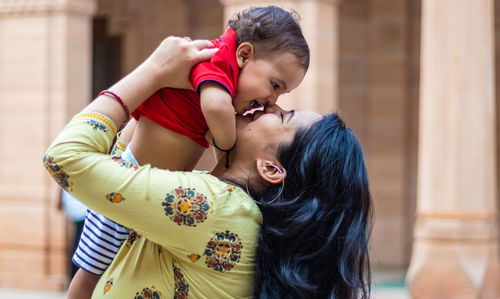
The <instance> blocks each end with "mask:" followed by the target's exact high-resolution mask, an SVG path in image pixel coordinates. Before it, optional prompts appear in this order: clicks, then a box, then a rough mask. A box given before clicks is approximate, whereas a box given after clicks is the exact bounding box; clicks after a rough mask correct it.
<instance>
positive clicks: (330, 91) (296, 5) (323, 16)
mask: <svg viewBox="0 0 500 299" xmlns="http://www.w3.org/2000/svg"><path fill="white" fill-rule="evenodd" d="M220 2H221V3H222V4H223V6H224V28H226V25H227V20H229V19H230V18H231V17H232V16H233V15H234V14H235V13H237V12H238V11H241V10H243V9H245V8H249V7H251V6H254V7H255V6H266V5H276V6H279V7H282V8H285V9H294V10H295V11H297V12H298V13H299V15H300V17H301V21H300V25H301V27H302V31H303V33H304V36H305V38H306V40H307V42H308V44H309V48H310V51H311V63H310V66H309V70H308V71H307V74H306V76H305V78H304V81H302V83H301V85H300V86H299V87H298V88H297V89H296V90H294V91H293V92H291V93H289V94H284V95H282V96H280V98H279V100H278V104H280V105H281V106H282V107H284V108H294V109H307V110H313V111H317V112H320V113H328V112H332V111H333V110H334V109H335V108H336V107H337V94H338V88H337V86H338V83H337V82H338V78H337V70H338V45H337V40H338V3H339V2H340V0H307V1H306V0H293V1H292V0H289V1H265V0H260V1H247V0H220Z"/></svg>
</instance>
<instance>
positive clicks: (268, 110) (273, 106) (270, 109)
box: [265, 104, 281, 113]
mask: <svg viewBox="0 0 500 299" xmlns="http://www.w3.org/2000/svg"><path fill="white" fill-rule="evenodd" d="M280 110H281V107H280V106H278V105H276V104H270V105H267V106H266V110H265V112H266V113H276V112H279V111H280Z"/></svg>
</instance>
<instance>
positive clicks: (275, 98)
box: [267, 95, 278, 105]
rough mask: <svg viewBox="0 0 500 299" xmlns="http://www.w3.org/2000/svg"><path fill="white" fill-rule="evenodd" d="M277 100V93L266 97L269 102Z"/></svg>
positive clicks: (273, 102) (274, 102)
mask: <svg viewBox="0 0 500 299" xmlns="http://www.w3.org/2000/svg"><path fill="white" fill-rule="evenodd" d="M277 101H278V95H271V96H269V97H267V102H268V103H269V104H273V105H274V104H276V102H277Z"/></svg>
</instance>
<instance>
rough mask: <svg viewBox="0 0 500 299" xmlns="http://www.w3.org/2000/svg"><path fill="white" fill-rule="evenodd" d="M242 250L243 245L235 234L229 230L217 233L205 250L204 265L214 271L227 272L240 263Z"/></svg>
mask: <svg viewBox="0 0 500 299" xmlns="http://www.w3.org/2000/svg"><path fill="white" fill-rule="evenodd" d="M242 249H243V244H242V243H241V240H240V238H239V237H238V235H237V234H235V233H232V232H230V231H229V230H226V231H225V232H220V233H217V234H215V236H214V237H212V238H211V239H210V241H208V244H207V247H206V248H205V252H204V253H203V255H205V257H206V259H205V263H206V264H207V266H208V267H209V268H212V269H214V270H216V271H220V272H224V271H229V270H231V269H232V268H233V267H234V266H235V265H236V264H237V263H238V262H239V261H240V257H241V250H242Z"/></svg>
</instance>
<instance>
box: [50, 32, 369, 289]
mask: <svg viewBox="0 0 500 299" xmlns="http://www.w3.org/2000/svg"><path fill="white" fill-rule="evenodd" d="M206 46H209V44H207V42H206V41H194V42H190V41H187V40H184V39H179V38H167V39H166V40H165V41H164V42H163V43H162V44H161V45H160V47H159V48H158V49H157V50H156V51H155V52H154V53H153V54H152V55H151V56H150V57H149V58H148V59H147V60H146V61H145V62H144V63H143V64H142V65H141V66H139V67H138V68H137V69H136V70H134V71H133V72H132V73H131V74H129V75H128V76H127V77H125V78H124V79H122V80H121V81H119V82H118V83H117V84H115V85H114V86H113V87H111V89H110V90H112V92H113V93H115V94H116V95H120V96H121V97H119V96H117V97H116V100H114V99H113V98H112V97H107V96H99V97H98V98H97V99H96V100H95V101H94V102H92V103H91V104H90V105H89V106H87V107H86V108H85V109H84V110H83V111H82V112H81V113H79V114H77V115H76V116H75V117H74V118H73V120H72V121H71V122H70V123H69V124H68V126H67V127H66V128H65V129H64V130H63V131H62V132H61V133H60V135H59V136H58V137H57V139H56V140H55V141H54V143H53V144H52V145H51V147H50V148H49V150H48V151H47V153H46V155H45V157H44V164H45V166H46V167H47V169H48V170H49V172H50V173H51V175H52V176H53V177H54V179H55V180H56V181H57V182H58V183H59V184H60V185H61V186H62V187H63V188H64V189H66V190H67V191H69V192H71V193H72V194H73V195H75V196H76V197H77V198H78V199H80V200H81V201H82V202H83V203H85V204H86V205H87V206H89V207H90V208H92V209H94V210H96V211H98V212H100V213H102V214H104V215H105V216H106V217H108V218H110V219H112V220H114V221H116V222H118V223H120V224H123V225H125V226H127V227H130V228H132V229H133V230H134V231H135V232H136V234H133V235H131V236H129V239H128V240H127V242H126V243H125V244H124V245H123V246H122V248H121V249H120V251H119V253H118V255H117V257H116V259H115V260H114V262H113V263H112V264H111V266H110V267H109V268H108V270H107V271H106V272H105V273H104V274H103V276H102V277H101V279H100V281H99V283H98V285H97V287H96V289H95V291H94V294H93V296H94V297H96V298H99V297H104V296H106V297H111V298H129V297H132V296H135V298H164V297H167V298H171V297H172V296H174V298H185V297H187V296H189V297H192V298H244V297H252V296H255V297H260V298H284V297H286V298H309V297H317V298H359V297H362V298H367V297H369V282H370V276H369V273H370V272H369V261H368V253H367V242H368V238H369V229H368V227H369V219H370V213H371V200H370V194H369V189H368V182H367V174H366V169H365V166H364V162H363V156H362V151H361V148H360V146H359V144H358V142H357V141H356V139H355V137H354V134H353V133H352V131H350V130H349V129H348V128H346V127H345V125H344V124H343V123H342V121H341V120H340V119H339V118H338V117H337V116H335V115H329V116H325V117H322V116H320V115H318V114H316V113H312V112H307V111H284V110H282V109H281V108H279V107H278V106H271V107H267V108H266V109H265V111H261V112H256V113H254V114H253V115H249V116H246V117H243V116H238V117H237V124H236V127H237V145H236V147H235V148H234V150H233V151H231V155H230V157H229V168H226V167H225V165H224V163H225V161H222V162H221V163H220V164H219V165H217V166H216V168H215V169H214V170H213V171H212V172H211V174H208V173H199V172H198V173H196V172H193V173H191V172H172V171H167V170H160V169H155V168H151V167H150V166H149V165H145V166H140V167H139V166H137V165H135V164H131V163H126V162H124V161H122V160H120V159H116V158H111V156H109V155H107V154H106V153H107V151H108V149H109V147H110V145H111V142H112V139H113V137H114V136H115V135H116V131H117V127H116V125H115V124H121V123H123V122H124V121H125V120H126V119H127V118H128V115H127V113H124V111H127V110H128V111H133V110H134V109H135V108H136V107H137V106H138V105H139V104H141V100H143V99H145V98H146V97H147V96H148V95H150V94H152V93H153V92H154V91H156V90H158V89H159V88H162V87H165V86H169V87H175V88H189V83H188V82H187V77H188V73H189V70H190V68H191V66H192V65H194V64H195V63H197V62H199V61H200V60H203V59H205V58H207V57H208V56H209V55H210V54H211V53H210V51H208V50H199V49H202V48H203V47H206Z"/></svg>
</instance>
